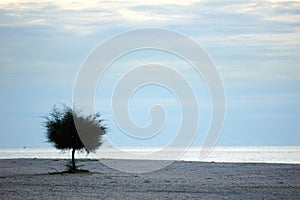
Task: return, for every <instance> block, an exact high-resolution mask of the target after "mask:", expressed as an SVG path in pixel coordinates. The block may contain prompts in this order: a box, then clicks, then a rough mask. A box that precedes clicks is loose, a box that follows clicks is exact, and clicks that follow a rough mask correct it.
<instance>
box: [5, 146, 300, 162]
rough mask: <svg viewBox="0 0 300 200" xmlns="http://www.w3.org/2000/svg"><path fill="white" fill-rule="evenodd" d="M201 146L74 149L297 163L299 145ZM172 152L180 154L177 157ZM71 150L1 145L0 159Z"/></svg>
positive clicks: (62, 155)
mask: <svg viewBox="0 0 300 200" xmlns="http://www.w3.org/2000/svg"><path fill="white" fill-rule="evenodd" d="M200 154H201V147H190V148H189V149H184V148H180V147H174V148H171V149H168V150H164V149H163V148H160V147H122V148H112V147H101V148H99V149H98V150H97V151H96V152H94V153H89V154H87V153H86V152H76V155H75V156H76V158H81V159H138V160H147V159H148V160H183V161H198V162H231V163H232V162H233V163H285V164H300V146H217V147H214V148H213V150H212V151H211V152H210V153H208V154H207V155H206V156H205V157H203V156H200ZM174 155H179V156H177V157H176V158H175V157H174ZM70 157H71V152H70V151H61V150H57V149H55V148H25V147H24V148H0V159H18V158H36V159H69V158H70Z"/></svg>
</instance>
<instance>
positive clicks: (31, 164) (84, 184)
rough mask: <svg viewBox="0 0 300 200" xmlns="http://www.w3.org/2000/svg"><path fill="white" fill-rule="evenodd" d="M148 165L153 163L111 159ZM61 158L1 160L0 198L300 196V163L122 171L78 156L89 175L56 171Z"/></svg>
mask: <svg viewBox="0 0 300 200" xmlns="http://www.w3.org/2000/svg"><path fill="white" fill-rule="evenodd" d="M112 161H113V162H116V163H118V164H120V165H122V164H124V165H125V164H128V163H131V164H133V165H136V166H140V167H143V166H149V165H152V164H153V163H155V162H157V161H145V160H112ZM66 163H67V160H65V159H0V199H299V198H300V179H299V177H300V165H299V164H264V163H214V162H187V161H176V162H174V163H172V164H171V165H169V166H167V167H165V168H163V169H161V170H158V171H154V172H150V173H135V174H133V173H125V172H120V171H118V170H114V169H111V168H109V167H107V166H105V165H104V164H102V162H100V161H98V160H79V161H78V163H77V164H78V165H79V166H80V168H82V169H87V170H89V171H90V172H89V173H77V174H66V173H60V172H62V171H64V170H65V169H66V166H65V164H66Z"/></svg>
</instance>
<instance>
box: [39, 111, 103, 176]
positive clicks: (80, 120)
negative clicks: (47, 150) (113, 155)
mask: <svg viewBox="0 0 300 200" xmlns="http://www.w3.org/2000/svg"><path fill="white" fill-rule="evenodd" d="M45 119H46V121H45V122H44V123H43V126H44V127H45V128H46V135H47V142H49V143H52V144H53V145H54V146H55V148H57V149H61V150H72V165H71V166H70V167H71V169H70V170H76V169H77V168H76V164H75V151H76V150H85V151H86V152H87V153H89V152H90V151H95V150H96V149H97V148H98V147H100V146H101V144H102V136H103V135H104V134H105V133H106V127H105V126H104V125H103V120H102V119H101V118H100V114H99V113H96V114H90V115H87V116H85V115H82V114H81V113H80V112H78V111H76V110H73V109H72V108H70V107H68V106H64V107H63V108H58V107H57V106H54V107H53V109H52V111H51V112H50V114H49V117H45ZM75 123H76V126H75ZM78 133H79V134H78ZM82 139H84V140H83V141H82Z"/></svg>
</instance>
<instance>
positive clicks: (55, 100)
mask: <svg viewBox="0 0 300 200" xmlns="http://www.w3.org/2000/svg"><path fill="white" fill-rule="evenodd" d="M145 27H157V28H165V29H168V30H173V31H176V32H179V33H181V34H183V35H185V36H187V37H189V38H190V39H192V40H193V41H195V42H196V43H198V44H199V45H200V46H201V47H203V48H204V49H205V51H206V52H207V54H208V55H209V56H210V58H211V60H212V61H213V62H214V64H215V65H216V68H217V69H218V71H219V73H220V76H221V77H222V80H223V84H224V88H225V91H226V118H225V123H224V127H223V130H222V132H221V136H220V138H219V139H218V142H217V145H220V146H222V145H239V146H261V145H265V146H268V145H282V146H289V145H300V125H299V122H300V101H299V100H300V87H299V85H300V67H299V64H300V39H299V38H300V1H281V0H261V1H259V0H258V1H248V0H245V1H235V0H230V1H219V0H218V1H209V0H192V1H176V2H174V1H168V0H167V1H146V2H143V1H87V2H85V3H82V2H80V1H77V0H72V1H59V0H48V1H30V0H29V1H27V0H25V1H19V0H8V1H5V0H2V1H1V2H0V44H1V46H0V91H1V94H0V95H1V98H0V148H7V147H47V146H49V144H47V143H46V142H45V141H46V138H45V129H44V128H43V127H42V126H41V123H42V122H43V118H42V117H43V116H47V114H48V113H49V112H50V111H51V109H52V107H53V105H60V104H67V105H72V96H73V88H74V83H75V81H76V77H77V73H78V71H79V70H80V67H81V65H82V64H83V63H84V61H85V59H86V58H87V57H88V55H89V54H90V53H91V52H92V50H93V49H95V48H96V47H97V45H99V44H101V43H102V42H103V41H105V40H107V39H108V38H111V37H113V36H114V35H117V34H120V33H122V32H125V31H129V30H133V29H138V28H145ZM151 62H155V63H164V64H167V65H169V66H172V67H174V68H176V70H178V71H180V72H181V73H182V74H183V75H184V76H185V77H186V79H187V81H188V82H189V84H190V85H191V87H192V88H193V90H194V91H195V94H196V96H197V99H198V103H199V110H200V116H201V120H200V125H199V128H198V130H197V133H196V138H195V140H194V141H192V144H193V145H195V146H197V145H201V144H202V143H203V138H205V134H206V132H207V129H208V127H209V122H210V119H211V104H210V101H211V99H210V93H209V91H208V89H207V88H206V86H205V83H204V82H203V79H201V77H200V78H199V77H194V76H193V75H194V72H193V70H192V69H191V66H189V65H188V64H187V63H185V62H183V61H182V60H181V59H180V58H178V57H176V56H174V55H171V54H169V53H167V52H161V51H154V50H144V51H137V52H133V53H131V54H128V55H126V56H124V57H121V58H120V59H118V60H117V61H115V62H114V63H113V64H112V67H111V69H110V71H109V70H108V71H107V73H106V76H105V77H104V78H103V80H102V82H100V83H99V85H98V87H97V89H96V94H95V99H96V100H95V101H96V104H95V108H96V110H99V111H100V112H101V113H102V117H103V118H104V119H105V120H106V123H107V125H108V127H109V129H108V130H109V131H108V134H107V135H106V138H105V139H106V140H110V141H112V143H113V144H114V145H123V146H131V145H134V146H139V145H140V146H145V145H148V146H149V145H150V146H161V145H167V144H168V143H169V142H170V140H172V138H174V137H176V133H175V132H176V130H177V129H178V127H175V125H178V124H180V123H179V122H178V121H180V109H179V108H178V106H177V107H176V103H177V102H176V99H174V95H173V94H172V93H170V91H167V90H165V89H164V88H162V87H160V86H157V85H150V86H146V87H144V88H142V90H141V91H139V92H136V93H134V94H133V97H132V99H130V102H131V104H130V106H129V110H130V112H131V119H132V120H133V121H135V123H136V124H137V125H139V126H142V127H143V126H146V125H147V124H149V123H150V122H149V116H148V110H149V106H150V107H151V105H153V104H161V105H164V106H165V107H164V108H165V110H166V112H167V121H166V123H165V126H164V127H163V128H164V129H163V130H162V132H161V133H160V134H158V135H157V137H152V138H150V139H149V140H135V139H133V138H131V137H128V136H127V135H126V134H124V133H122V132H121V131H120V130H119V129H118V127H117V125H116V123H115V122H114V120H113V115H112V112H111V108H110V106H109V105H110V102H111V92H112V88H113V86H114V84H116V80H118V76H121V75H122V70H123V71H124V70H125V71H126V70H128V69H129V68H130V67H132V66H137V65H142V64H145V63H146V64H147V63H151ZM174 124H175V125H174ZM179 145H180V144H179Z"/></svg>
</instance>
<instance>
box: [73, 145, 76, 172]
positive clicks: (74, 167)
mask: <svg viewBox="0 0 300 200" xmlns="http://www.w3.org/2000/svg"><path fill="white" fill-rule="evenodd" d="M72 169H73V170H75V169H76V166H75V149H74V148H73V149H72Z"/></svg>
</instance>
